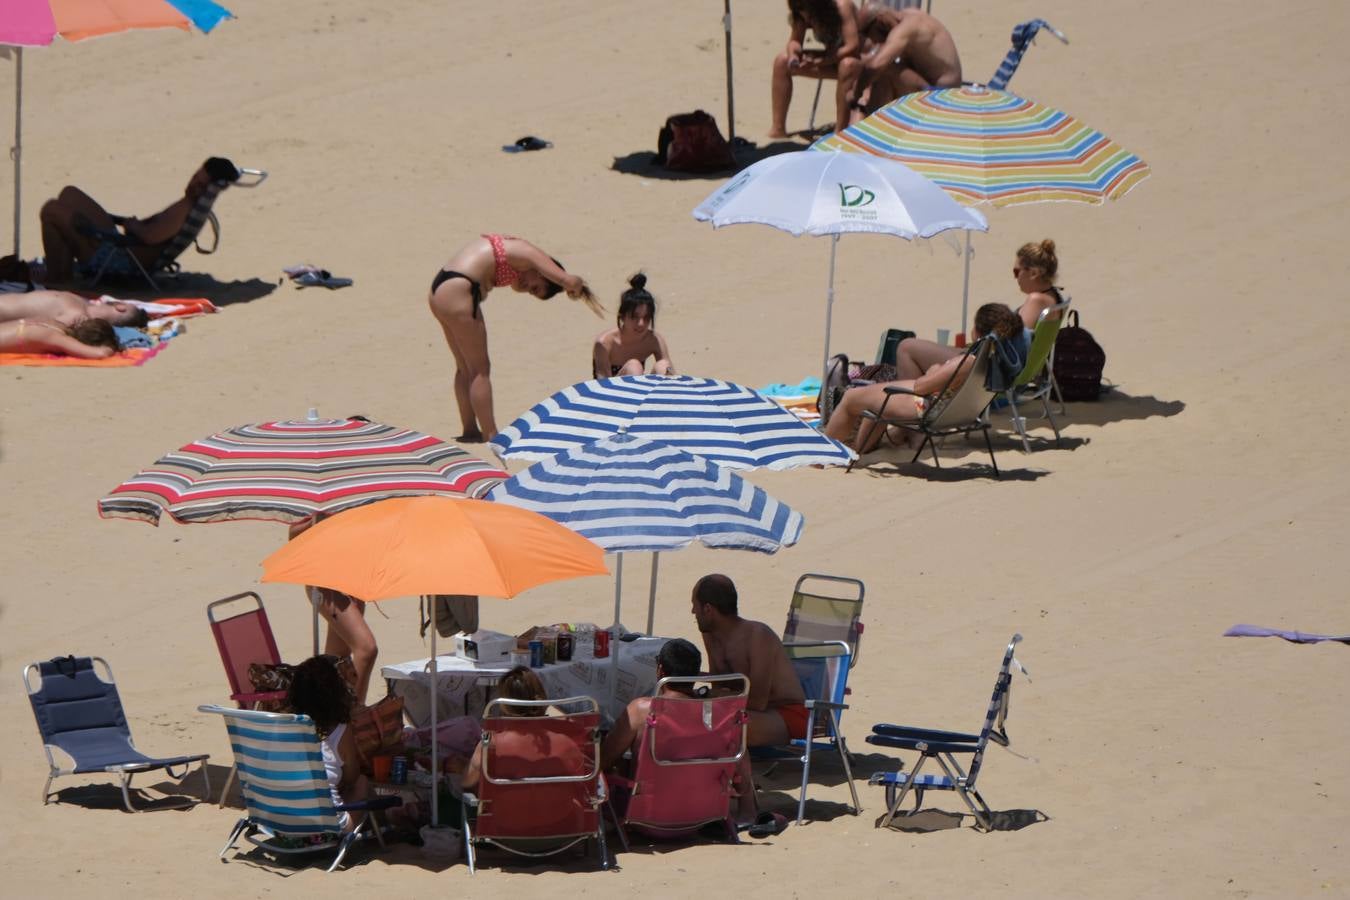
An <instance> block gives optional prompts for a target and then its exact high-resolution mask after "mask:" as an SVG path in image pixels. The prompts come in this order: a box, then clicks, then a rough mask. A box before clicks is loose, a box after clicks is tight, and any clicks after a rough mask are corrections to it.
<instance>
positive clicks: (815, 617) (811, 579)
mask: <svg viewBox="0 0 1350 900" xmlns="http://www.w3.org/2000/svg"><path fill="white" fill-rule="evenodd" d="M866 590H867V589H866V587H864V585H863V583H862V582H861V581H859V580H858V579H856V578H845V577H842V576H839V575H818V574H815V573H813V572H808V573H806V574H805V575H802V576H801V577H800V578H798V579H797V583H796V584H795V585H794V586H793V588H792V601H791V602H790V603H789V604H788V613H787V623H786V624H785V625H784V626H783V643H784V644H793V643H797V642H799V641H843V642H844V643H846V644H847V645H848V652H849V666H850V667H852V666H856V665H857V664H858V646H859V645H860V644H861V643H862V633H863V623H862V622H861V621H859V619H860V617H861V616H862V605H863V595H864V594H865V593H866Z"/></svg>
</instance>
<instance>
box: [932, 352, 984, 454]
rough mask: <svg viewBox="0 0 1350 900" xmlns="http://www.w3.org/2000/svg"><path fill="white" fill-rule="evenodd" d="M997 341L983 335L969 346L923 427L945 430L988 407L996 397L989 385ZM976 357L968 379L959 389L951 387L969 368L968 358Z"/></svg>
mask: <svg viewBox="0 0 1350 900" xmlns="http://www.w3.org/2000/svg"><path fill="white" fill-rule="evenodd" d="M993 346H994V341H993V339H992V338H990V337H982V338H980V339H979V340H978V341H976V342H975V343H973V344H971V345H970V346H969V347H967V348H966V353H965V356H964V357H962V364H961V367H960V368H958V369H957V370H956V371H955V372H953V373H952V378H951V380H949V381H948V382H947V385H946V386H944V387H943V390H942V391H941V393H940V394H939V399H938V400H937V401H935V402H934V403H933V405H932V406H930V407H929V408H928V411H927V412H926V413H924V417H923V420H922V422H921V425H922V427H923V428H924V429H925V430H929V431H941V430H942V429H944V428H951V427H953V426H960V425H968V424H970V423H971V422H974V421H975V420H976V419H978V418H979V417H980V415H981V414H982V413H983V412H984V410H985V407H987V406H988V405H989V403H990V402H991V401H992V400H993V399H994V394H993V392H992V391H990V390H989V388H987V387H986V386H985V378H986V376H987V374H988V372H989V354H990V353H991V352H992V351H993ZM966 359H973V365H971V366H970V371H969V374H967V375H966V380H965V381H964V382H962V383H961V385H960V386H959V387H957V388H956V390H954V391H953V390H952V389H951V382H952V381H954V380H955V379H956V378H957V377H958V376H959V375H960V373H961V370H962V369H964V368H966V365H965V360H966Z"/></svg>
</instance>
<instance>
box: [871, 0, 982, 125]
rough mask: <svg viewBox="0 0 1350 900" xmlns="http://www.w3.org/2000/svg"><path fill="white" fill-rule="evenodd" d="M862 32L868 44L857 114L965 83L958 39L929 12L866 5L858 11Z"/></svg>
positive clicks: (872, 4)
mask: <svg viewBox="0 0 1350 900" xmlns="http://www.w3.org/2000/svg"><path fill="white" fill-rule="evenodd" d="M858 31H859V33H860V34H861V35H862V38H863V42H864V45H863V66H862V74H861V75H860V76H859V77H858V85H857V88H856V90H857V92H858V102H857V104H856V107H857V109H856V112H855V115H858V116H859V117H861V115H862V114H868V113H872V112H875V111H876V110H878V109H880V108H881V107H883V106H885V105H886V104H887V103H890V102H891V101H893V100H895V99H897V98H899V97H902V96H904V95H905V94H910V93H913V92H914V91H926V90H928V89H930V88H945V87H960V86H961V57H960V56H958V55H957V53H956V42H955V41H954V40H952V35H951V32H949V31H948V30H947V28H946V26H944V25H943V24H942V23H941V22H939V21H938V20H937V19H935V18H934V17H933V16H930V15H929V14H928V13H926V12H923V11H921V10H917V9H901V10H895V9H891V8H890V7H886V6H878V5H876V4H874V3H868V4H866V5H865V6H863V8H862V9H861V10H859V12H858Z"/></svg>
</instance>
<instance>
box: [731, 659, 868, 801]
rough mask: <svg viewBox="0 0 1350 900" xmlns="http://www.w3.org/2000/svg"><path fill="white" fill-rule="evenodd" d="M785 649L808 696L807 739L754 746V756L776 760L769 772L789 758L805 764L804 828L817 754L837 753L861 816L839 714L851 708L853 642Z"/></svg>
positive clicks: (803, 775)
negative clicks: (847, 696) (850, 683)
mask: <svg viewBox="0 0 1350 900" xmlns="http://www.w3.org/2000/svg"><path fill="white" fill-rule="evenodd" d="M783 649H784V650H786V651H787V655H788V659H790V660H791V661H792V668H793V669H794V670H795V671H796V673H797V680H798V681H800V682H801V686H802V693H803V694H805V696H806V709H807V720H806V737H805V738H803V739H799V740H793V741H791V742H789V743H788V744H786V745H784V746H782V747H755V748H754V749H753V750H752V751H751V756H752V757H753V758H754V759H757V760H764V759H773V760H775V762H774V763H773V765H771V766H770V767H769V771H772V769H773V768H774V767H775V766H777V765H778V763H779V762H782V761H785V760H788V759H795V760H797V761H798V762H800V763H801V764H802V787H801V794H800V796H799V798H798V801H797V824H798V825H800V824H801V823H802V819H803V818H805V816H806V789H807V785H808V784H809V783H810V781H811V758H812V755H813V754H814V753H815V752H816V751H821V750H823V751H826V752H829V751H833V752H835V753H838V754H839V764H840V765H841V766H842V767H843V770H844V778H845V780H847V781H848V790H849V793H850V794H851V795H852V796H853V810H852V812H853V815H855V816H856V815H858V814H859V813H860V812H862V806H861V804H859V802H858V789H857V787H856V786H854V784H853V768H852V766H851V765H850V763H849V752H848V742H847V741H845V740H844V733H843V731H842V730H840V727H839V718H840V714H841V713H843V711H844V710H846V709H848V704H846V703H845V702H844V699H845V696H846V695H847V693H848V673H849V669H850V665H851V660H852V654H851V653H849V648H848V644H847V643H846V642H844V641H799V642H797V643H794V644H784V645H783Z"/></svg>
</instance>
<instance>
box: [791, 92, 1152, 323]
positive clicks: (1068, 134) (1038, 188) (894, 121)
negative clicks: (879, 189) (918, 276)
mask: <svg viewBox="0 0 1350 900" xmlns="http://www.w3.org/2000/svg"><path fill="white" fill-rule="evenodd" d="M812 149H814V150H831V151H834V150H842V151H853V152H860V153H870V154H873V155H875V156H884V157H887V158H888V159H895V160H899V161H900V162H902V163H904V164H905V165H907V166H909V167H910V168H911V169H913V170H914V171H916V172H918V173H920V174H921V175H924V176H926V177H927V178H929V179H931V180H932V181H934V182H936V183H937V184H938V185H940V186H941V187H942V189H943V190H945V191H946V192H947V193H948V194H951V195H952V196H953V197H955V198H956V199H957V200H958V201H959V202H961V203H965V204H967V205H975V204H979V203H991V204H993V205H994V206H1013V205H1015V204H1018V203H1042V202H1045V201H1056V200H1058V201H1076V202H1079V203H1102V202H1104V201H1106V200H1116V199H1119V198H1120V197H1123V196H1125V194H1126V193H1128V192H1129V190H1130V189H1131V188H1132V187H1134V186H1135V185H1136V184H1138V183H1139V182H1141V181H1143V180H1144V179H1145V178H1147V177H1148V176H1149V168H1148V165H1147V164H1146V163H1145V162H1144V161H1143V160H1142V159H1140V158H1139V157H1137V156H1135V155H1134V154H1133V153H1129V152H1127V151H1126V150H1125V149H1124V148H1122V147H1121V146H1120V145H1119V144H1117V143H1116V142H1115V141H1113V140H1111V139H1110V138H1108V137H1107V136H1106V135H1104V134H1102V133H1101V132H1100V131H1096V130H1094V129H1092V128H1089V127H1088V126H1086V125H1084V124H1083V123H1082V122H1080V121H1078V120H1077V119H1075V118H1074V117H1073V116H1071V115H1069V114H1068V113H1063V112H1060V111H1059V110H1057V109H1052V108H1050V107H1048V106H1045V105H1043V104H1040V103H1037V102H1035V101H1034V100H1025V99H1023V98H1022V97H1019V96H1017V95H1016V94H1010V93H1008V92H1007V91H1000V90H994V89H993V88H986V87H983V86H981V85H969V86H967V87H959V88H943V89H941V90H936V91H919V92H918V93H914V94H907V95H905V96H904V97H901V98H900V99H899V100H896V101H895V102H894V103H891V104H888V105H887V106H883V107H882V108H881V109H879V110H877V111H876V112H874V113H873V114H872V115H870V116H868V117H867V118H865V119H863V120H862V121H861V122H857V123H855V124H853V125H850V126H849V127H848V128H846V129H844V130H843V131H842V132H840V133H838V134H832V135H829V136H828V137H825V138H822V139H821V140H819V141H816V143H815V144H813V145H812ZM970 257H971V249H970V232H969V231H967V232H966V252H965V281H964V284H963V286H962V289H961V331H962V332H963V333H964V332H965V330H966V322H967V321H968V311H969V308H970Z"/></svg>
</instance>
